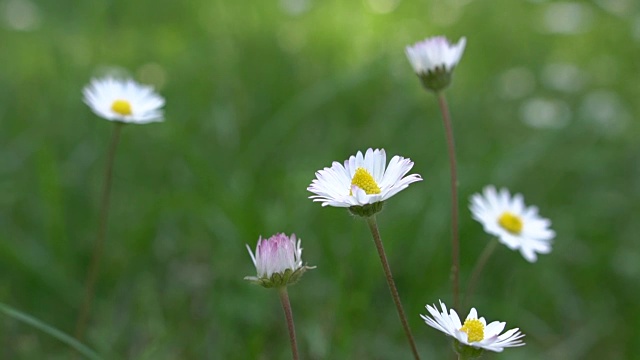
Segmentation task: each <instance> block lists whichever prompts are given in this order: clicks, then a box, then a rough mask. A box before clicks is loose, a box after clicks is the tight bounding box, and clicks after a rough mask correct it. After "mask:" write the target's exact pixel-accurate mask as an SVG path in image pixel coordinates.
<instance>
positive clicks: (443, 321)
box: [420, 301, 524, 356]
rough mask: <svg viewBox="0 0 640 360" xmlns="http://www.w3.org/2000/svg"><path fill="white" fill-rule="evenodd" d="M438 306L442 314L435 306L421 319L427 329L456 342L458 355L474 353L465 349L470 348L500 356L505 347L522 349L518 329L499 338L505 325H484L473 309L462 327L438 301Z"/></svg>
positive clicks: (453, 312) (498, 322)
mask: <svg viewBox="0 0 640 360" xmlns="http://www.w3.org/2000/svg"><path fill="white" fill-rule="evenodd" d="M440 306H441V307H442V312H440V311H438V308H437V307H436V305H435V304H434V305H433V306H431V305H427V306H426V308H427V310H428V311H429V313H430V314H431V317H430V316H427V315H420V317H422V319H423V320H424V321H425V322H426V323H427V325H429V326H431V327H433V328H435V329H437V330H440V331H442V332H443V333H445V334H447V335H448V336H451V337H452V338H454V339H456V340H457V341H458V342H459V344H457V345H460V346H456V350H457V351H465V350H470V351H472V352H473V350H474V349H465V348H468V347H471V348H475V349H484V350H491V351H495V352H501V351H502V350H504V348H506V347H515V346H522V345H524V342H522V340H520V339H522V338H523V337H524V334H522V333H521V332H520V331H519V329H518V328H514V329H511V330H508V331H506V332H505V333H503V334H502V335H500V333H501V332H502V330H504V327H505V325H506V323H504V322H500V321H494V322H492V323H490V324H489V325H487V322H486V320H485V319H484V318H483V317H481V318H478V313H477V312H476V309H475V308H472V309H471V311H470V312H469V315H468V316H467V318H466V320H465V321H464V324H462V323H461V322H460V318H459V317H458V313H456V311H455V310H453V309H451V310H449V313H447V307H446V306H445V305H444V304H443V303H442V301H440ZM478 355H479V354H478ZM476 356H477V355H476Z"/></svg>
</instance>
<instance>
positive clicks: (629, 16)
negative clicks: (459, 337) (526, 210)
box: [0, 0, 640, 359]
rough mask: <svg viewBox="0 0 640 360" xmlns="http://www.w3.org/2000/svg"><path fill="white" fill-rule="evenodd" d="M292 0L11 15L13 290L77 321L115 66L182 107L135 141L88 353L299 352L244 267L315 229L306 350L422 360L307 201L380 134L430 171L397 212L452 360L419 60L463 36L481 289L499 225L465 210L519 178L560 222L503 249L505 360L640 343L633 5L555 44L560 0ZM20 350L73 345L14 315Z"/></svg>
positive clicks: (6, 224)
mask: <svg viewBox="0 0 640 360" xmlns="http://www.w3.org/2000/svg"><path fill="white" fill-rule="evenodd" d="M15 1H23V0H15ZM6 3H8V2H6ZM281 3H285V1H281V2H277V1H272V2H257V1H239V2H231V1H219V0H212V1H192V2H173V1H122V0H113V1H92V2H87V3H80V4H78V3H75V2H71V1H56V2H51V3H50V2H45V1H36V2H34V4H35V5H36V9H37V11H38V12H39V21H40V22H39V26H38V27H36V28H35V29H33V30H32V31H15V30H12V29H11V28H10V27H9V26H7V25H6V20H2V21H4V23H3V26H2V27H0V44H2V45H1V46H0V48H1V50H0V63H1V64H2V65H3V66H2V68H0V154H1V156H0V229H2V231H0V273H1V274H2V276H0V301H2V302H3V303H5V304H9V305H11V306H12V307H13V308H15V309H18V310H20V311H22V312H24V313H26V314H29V315H31V316H33V317H35V318H37V319H40V320H41V321H43V322H45V323H47V324H49V325H52V326H54V327H55V328H57V329H60V330H61V331H63V332H66V333H73V328H74V324H75V317H76V315H77V312H78V310H79V309H78V307H79V304H80V302H81V299H82V291H83V281H84V279H85V272H86V269H87V267H88V262H89V259H90V250H91V246H92V242H93V240H94V238H95V233H96V226H97V223H98V221H97V218H96V216H97V213H98V200H99V191H100V187H101V184H102V179H101V176H102V173H103V167H104V164H105V150H106V148H107V145H108V140H109V136H110V132H111V126H112V124H110V123H108V122H107V121H104V120H101V119H99V118H98V117H96V116H95V115H94V114H92V113H91V112H90V110H89V109H88V108H87V106H86V105H84V104H83V103H82V100H81V89H82V87H83V86H85V85H86V84H87V83H88V81H89V79H90V78H91V77H92V76H97V75H100V74H102V73H104V71H106V69H111V68H113V67H117V68H118V69H120V71H124V72H126V73H127V74H129V75H131V76H133V77H135V78H136V79H138V80H139V81H141V82H145V83H151V84H155V85H156V86H158V87H159V91H160V92H161V94H162V95H163V96H165V97H166V99H167V105H166V109H165V110H166V121H165V122H164V123H162V124H153V125H147V126H127V127H126V128H125V129H124V131H123V136H122V142H121V144H120V148H119V149H118V154H117V158H116V163H115V177H114V187H113V192H112V207H111V218H110V223H109V230H108V235H107V242H106V253H105V257H104V259H103V267H102V272H101V275H100V279H99V282H98V287H97V296H96V302H95V304H94V311H93V317H92V322H91V325H90V327H89V329H88V333H87V339H86V341H85V343H86V345H87V346H89V347H90V348H91V349H94V350H95V351H96V352H97V353H98V354H100V355H101V356H102V357H103V358H105V359H119V358H130V359H207V358H212V359H281V358H287V357H289V356H290V353H289V351H290V350H289V344H288V338H287V333H286V327H285V324H284V317H283V315H282V310H281V308H280V304H279V302H278V297H277V294H276V293H275V292H274V291H267V290H264V289H261V288H259V287H256V286H252V285H250V284H249V283H247V282H245V281H243V280H242V279H243V277H244V276H246V275H253V274H254V271H255V270H254V269H253V267H252V264H251V260H250V258H249V255H248V254H247V252H246V249H245V243H248V244H250V245H251V246H254V245H255V242H256V241H257V239H258V236H259V235H262V236H270V235H272V234H274V233H276V232H286V233H291V232H295V233H296V234H297V235H298V236H299V237H300V238H302V239H303V247H304V259H305V261H307V262H308V263H309V264H310V265H316V266H317V269H315V270H312V271H309V272H308V273H307V274H305V276H304V278H303V280H302V281H301V282H300V283H299V284H297V285H295V287H292V288H291V289H290V290H289V294H290V297H291V302H292V306H293V312H294V317H295V320H296V326H297V330H298V338H299V346H300V350H301V353H302V355H303V357H304V358H305V359H404V358H409V357H410V352H409V349H408V347H407V346H406V341H405V338H404V335H403V333H402V329H401V327H400V323H399V321H398V320H397V316H396V314H395V310H394V308H393V303H392V301H391V298H390V297H389V295H388V290H387V287H386V284H385V282H384V278H383V274H382V270H381V267H380V264H379V262H378V260H377V255H376V253H375V248H374V246H373V244H372V241H371V238H370V234H369V233H368V230H367V227H366V224H365V223H364V222H363V221H360V220H358V219H354V218H352V217H351V216H349V215H348V213H347V211H345V210H341V209H336V208H321V207H320V205H318V204H314V203H312V202H311V201H310V200H308V199H307V197H308V196H309V193H308V192H307V191H306V187H307V186H308V185H309V183H310V182H311V180H312V179H313V178H314V172H315V171H317V170H318V169H321V168H323V167H325V166H329V165H330V164H331V162H332V161H342V160H344V159H346V158H347V157H348V156H349V155H351V154H354V153H355V152H356V151H357V150H366V148H368V147H384V148H385V149H386V150H387V153H388V154H390V155H394V154H399V155H402V156H405V157H410V158H411V159H412V160H414V161H415V167H414V170H415V172H417V173H419V174H421V175H422V176H423V178H424V181H423V182H421V183H418V184H414V185H411V187H410V188H409V189H407V190H406V191H403V192H402V193H401V194H399V195H398V196H396V197H394V198H393V199H392V200H390V201H389V202H388V204H387V205H386V207H385V210H384V212H383V213H381V214H380V215H379V216H378V219H379V222H380V224H379V225H380V230H381V233H382V238H383V241H384V243H385V246H386V248H387V252H388V256H389V261H390V263H391V267H392V270H393V272H394V274H395V276H396V282H397V285H398V288H399V292H400V295H401V297H402V299H403V303H404V306H405V311H406V312H407V315H408V316H409V321H410V325H411V327H412V329H413V332H414V336H415V337H416V341H417V342H418V347H419V350H420V351H421V353H422V356H423V358H425V359H429V358H438V359H439V358H443V357H445V356H447V354H449V353H450V344H449V342H448V340H447V339H446V338H445V337H444V336H442V335H441V334H440V333H438V332H437V331H436V330H434V329H431V328H429V327H428V326H427V325H425V324H424V323H423V321H422V320H421V319H420V318H419V316H418V315H419V314H420V313H424V312H425V309H424V305H425V304H427V303H435V302H437V301H438V299H442V300H444V301H446V302H447V303H451V294H450V284H449V282H448V279H449V267H450V263H449V258H450V254H449V252H450V244H449V217H448V214H449V206H450V205H449V187H448V186H449V185H448V174H449V170H448V165H447V154H446V145H445V141H444V132H443V129H442V124H441V119H440V114H439V112H438V110H437V107H436V102H435V99H434V97H433V96H431V95H430V94H426V93H425V92H424V91H422V89H421V87H420V84H419V81H418V80H417V79H416V77H415V75H414V74H413V72H412V71H411V67H410V66H409V64H408V62H407V60H406V58H405V55H404V46H405V45H407V44H410V43H413V42H415V41H418V40H421V39H422V38H424V37H426V36H430V35H436V34H446V35H447V36H448V37H449V38H450V39H454V40H457V39H458V38H459V37H460V36H467V39H468V46H467V49H466V52H465V54H464V56H463V59H462V61H461V63H460V66H459V67H458V69H456V72H455V75H454V82H453V86H452V87H451V89H450V90H449V91H448V92H447V95H448V99H449V102H450V105H451V111H452V116H453V121H454V128H455V131H456V143H457V150H458V159H459V170H460V195H461V204H460V206H461V215H462V218H461V236H462V254H461V255H462V273H461V274H462V281H463V282H462V284H463V285H465V284H466V280H467V279H468V278H469V271H471V269H472V267H473V264H474V261H475V259H476V257H477V256H478V255H479V254H480V252H481V251H482V249H483V248H484V246H485V244H486V243H487V242H488V241H489V239H490V238H489V236H488V235H486V234H484V232H483V231H482V228H481V226H480V225H479V224H477V223H476V222H475V221H473V220H472V219H471V217H470V216H469V212H468V210H467V209H466V207H467V206H466V205H467V199H468V197H469V196H470V195H471V194H473V193H475V192H478V191H480V190H481V189H482V187H483V186H485V185H486V184H495V185H497V186H506V187H508V188H510V189H511V190H512V191H515V192H522V193H523V194H524V195H525V199H526V201H527V203H529V204H535V205H537V206H538V207H539V208H540V210H541V214H542V215H543V216H545V217H548V218H550V219H551V220H552V221H553V228H554V230H555V231H556V232H557V238H556V241H555V244H554V249H553V252H552V253H551V254H550V255H546V256H541V257H540V259H539V261H538V262H537V263H535V264H529V263H527V262H526V261H525V260H524V259H523V258H522V257H521V256H520V255H519V254H518V253H515V252H511V251H509V250H508V249H507V248H506V247H503V246H501V247H499V248H498V250H497V251H496V253H495V254H494V256H493V257H492V259H491V261H490V262H489V264H488V266H487V268H486V272H485V273H484V276H483V277H482V280H481V284H480V286H479V287H478V292H477V294H476V295H475V301H474V306H476V307H477V308H478V309H479V312H480V313H481V314H482V315H484V316H486V317H487V318H488V319H489V320H493V319H500V320H503V321H506V322H507V326H508V327H509V326H517V327H520V328H521V329H522V331H523V332H524V333H526V334H527V337H526V338H525V340H526V342H527V346H525V347H523V348H519V349H515V350H510V351H505V353H503V354H491V355H487V356H486V357H487V358H491V359H507V358H508V359H540V358H545V359H602V358H607V359H627V358H632V357H633V356H634V354H637V353H638V351H640V348H639V347H638V345H636V344H637V341H635V339H637V337H638V336H639V335H640V333H639V332H638V330H637V324H638V323H640V314H639V313H638V311H637V310H636V309H637V292H638V289H637V285H634V284H637V283H638V278H639V276H640V265H638V264H640V248H639V247H638V244H637V234H638V233H640V225H639V224H638V222H637V221H635V218H636V216H637V214H639V213H640V205H639V204H640V201H639V200H640V186H639V184H640V167H639V166H638V164H640V155H639V154H640V142H638V140H637V139H638V134H639V131H640V126H639V124H638V122H637V118H638V114H640V105H638V104H639V103H638V102H637V99H638V97H639V95H640V88H639V87H638V86H637V84H638V82H639V81H640V73H639V72H638V70H637V69H638V68H637V58H638V51H637V50H638V46H637V44H638V39H639V38H638V35H637V34H636V35H635V37H634V35H633V34H634V30H633V29H634V26H635V27H637V25H634V24H636V23H637V20H634V19H635V17H634V15H633V14H634V13H635V14H637V12H638V10H639V9H638V5H637V4H635V3H633V2H628V3H624V2H623V3H621V4H628V5H627V9H623V10H626V11H623V12H620V13H618V14H616V13H612V12H610V11H608V10H607V6H604V5H603V6H597V5H594V4H593V3H592V2H578V3H577V4H581V6H583V8H582V9H583V11H586V14H587V15H584V14H583V15H584V16H586V18H589V19H591V20H590V22H589V23H588V26H587V27H586V28H585V31H584V32H581V33H578V34H557V33H549V32H546V31H545V26H544V19H545V14H546V13H547V11H548V9H551V10H553V8H550V7H551V6H552V5H553V4H554V3H553V2H545V1H530V2H520V1H511V0H496V1H492V2H486V1H485V2H482V1H475V2H468V3H467V2H463V1H458V2H456V1H452V2H440V1H421V2H406V1H405V2H400V3H399V4H398V6H397V8H396V9H395V10H394V11H393V12H391V13H388V14H377V13H374V12H372V11H371V9H370V7H369V6H368V5H367V4H369V2H368V1H364V2H361V1H357V2H344V1H335V0H334V1H322V2H321V1H310V2H308V4H309V8H308V10H307V11H306V12H304V13H302V14H300V15H290V14H288V13H286V12H284V11H283V10H282V7H281V5H280V4H281ZM289 3H295V1H289ZM301 3H305V2H301ZM374 3H375V2H374ZM599 3H601V4H605V5H606V4H609V3H608V2H605V1H603V2H599ZM5 8H6V6H5ZM584 9H586V10H584ZM5 10H6V9H5ZM574 15H575V14H574ZM576 16H578V15H576ZM635 16H636V17H637V15H635ZM3 19H5V17H4V16H3ZM636 33H637V31H636ZM558 63H560V64H572V65H574V66H576V67H578V68H579V69H580V76H579V83H580V84H581V85H579V86H578V87H577V88H575V89H574V90H572V91H565V90H561V89H560V90H559V89H558V88H557V87H554V86H553V84H554V80H555V79H556V77H557V76H554V74H553V73H551V75H548V73H549V65H551V64H558ZM514 68H519V69H521V70H523V69H524V70H523V71H524V74H525V75H526V74H528V76H530V77H531V78H532V79H533V83H532V84H533V85H532V87H530V88H528V90H527V91H524V92H523V93H522V94H517V93H514V92H506V93H505V90H504V87H505V85H504V83H505V81H506V80H505V76H506V75H505V72H506V71H507V70H510V69H514ZM545 74H546V75H545ZM507 79H508V78H507ZM514 84H515V85H514ZM511 85H512V86H519V85H522V83H520V82H519V81H516V82H515V83H512V84H511ZM531 99H543V100H553V101H558V102H560V104H561V107H562V106H564V108H565V109H568V110H569V116H568V118H566V120H567V122H566V124H565V125H564V126H561V127H551V128H536V127H531V126H529V125H527V124H526V123H525V122H523V121H522V111H523V110H522V109H523V107H524V106H525V104H527V102H528V101H530V100H531ZM540 116H542V115H536V116H533V118H534V119H538V118H539V117H540ZM466 311H467V310H466V309H464V310H463V311H462V312H463V313H465V315H466ZM0 339H2V340H0V341H1V343H2V346H1V347H0V349H1V350H0V358H7V359H42V358H43V357H46V358H48V359H66V358H69V357H70V356H71V354H72V353H71V350H70V349H69V348H68V347H66V346H65V345H64V344H62V343H60V342H59V341H57V340H56V339H54V338H52V337H49V336H47V335H46V334H43V333H40V332H38V331H37V330H35V329H33V328H31V327H29V326H26V325H24V324H23V323H21V322H18V321H16V320H15V319H12V318H10V317H3V318H2V319H1V320H0Z"/></svg>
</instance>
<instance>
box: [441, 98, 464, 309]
mask: <svg viewBox="0 0 640 360" xmlns="http://www.w3.org/2000/svg"><path fill="white" fill-rule="evenodd" d="M437 97H438V105H439V106H440V112H441V113H442V120H443V122H444V129H445V135H446V138H447V149H448V153H449V168H450V169H451V287H452V289H453V307H454V308H455V309H458V308H459V305H460V240H459V237H458V170H457V165H456V147H455V142H454V138H453V126H452V124H451V115H450V114H449V106H448V105H447V99H446V98H445V97H444V93H442V92H439V93H438V94H437Z"/></svg>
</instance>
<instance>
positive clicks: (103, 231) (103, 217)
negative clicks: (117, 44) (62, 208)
mask: <svg viewBox="0 0 640 360" xmlns="http://www.w3.org/2000/svg"><path fill="white" fill-rule="evenodd" d="M123 126H124V124H122V123H119V122H116V123H114V128H113V133H112V135H111V143H110V144H109V150H108V152H107V164H106V167H105V171H104V179H103V183H102V184H103V185H102V198H101V200H100V217H99V224H98V233H97V235H96V240H95V242H94V243H93V254H92V257H91V263H90V264H89V270H88V272H87V278H86V280H85V292H84V300H83V301H82V307H81V308H80V313H79V314H78V320H77V322H76V332H75V336H76V339H78V341H82V338H83V337H84V331H85V328H86V326H87V321H88V320H89V313H90V312H91V304H92V302H93V297H94V292H95V284H96V280H97V278H98V273H99V270H100V262H101V259H102V253H103V252H104V241H105V238H106V235H107V223H108V219H109V199H110V197H111V182H112V178H113V163H114V160H115V155H116V149H117V148H118V142H119V141H120V133H121V131H122V127H123Z"/></svg>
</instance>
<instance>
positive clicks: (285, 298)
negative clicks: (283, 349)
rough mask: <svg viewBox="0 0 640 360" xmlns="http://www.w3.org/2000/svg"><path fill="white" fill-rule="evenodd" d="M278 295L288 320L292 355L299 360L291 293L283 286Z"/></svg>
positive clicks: (295, 359)
mask: <svg viewBox="0 0 640 360" xmlns="http://www.w3.org/2000/svg"><path fill="white" fill-rule="evenodd" d="M278 294H279V295H280V302H281V303H282V310H284V317H285V318H286V319H287V328H288V329H289V339H290V340H291V355H292V357H293V360H298V359H299V358H300V356H299V355H298V343H297V341H296V327H295V325H294V323H293V312H292V311H291V303H290V302H289V293H288V292H287V287H286V286H282V287H280V288H278Z"/></svg>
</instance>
